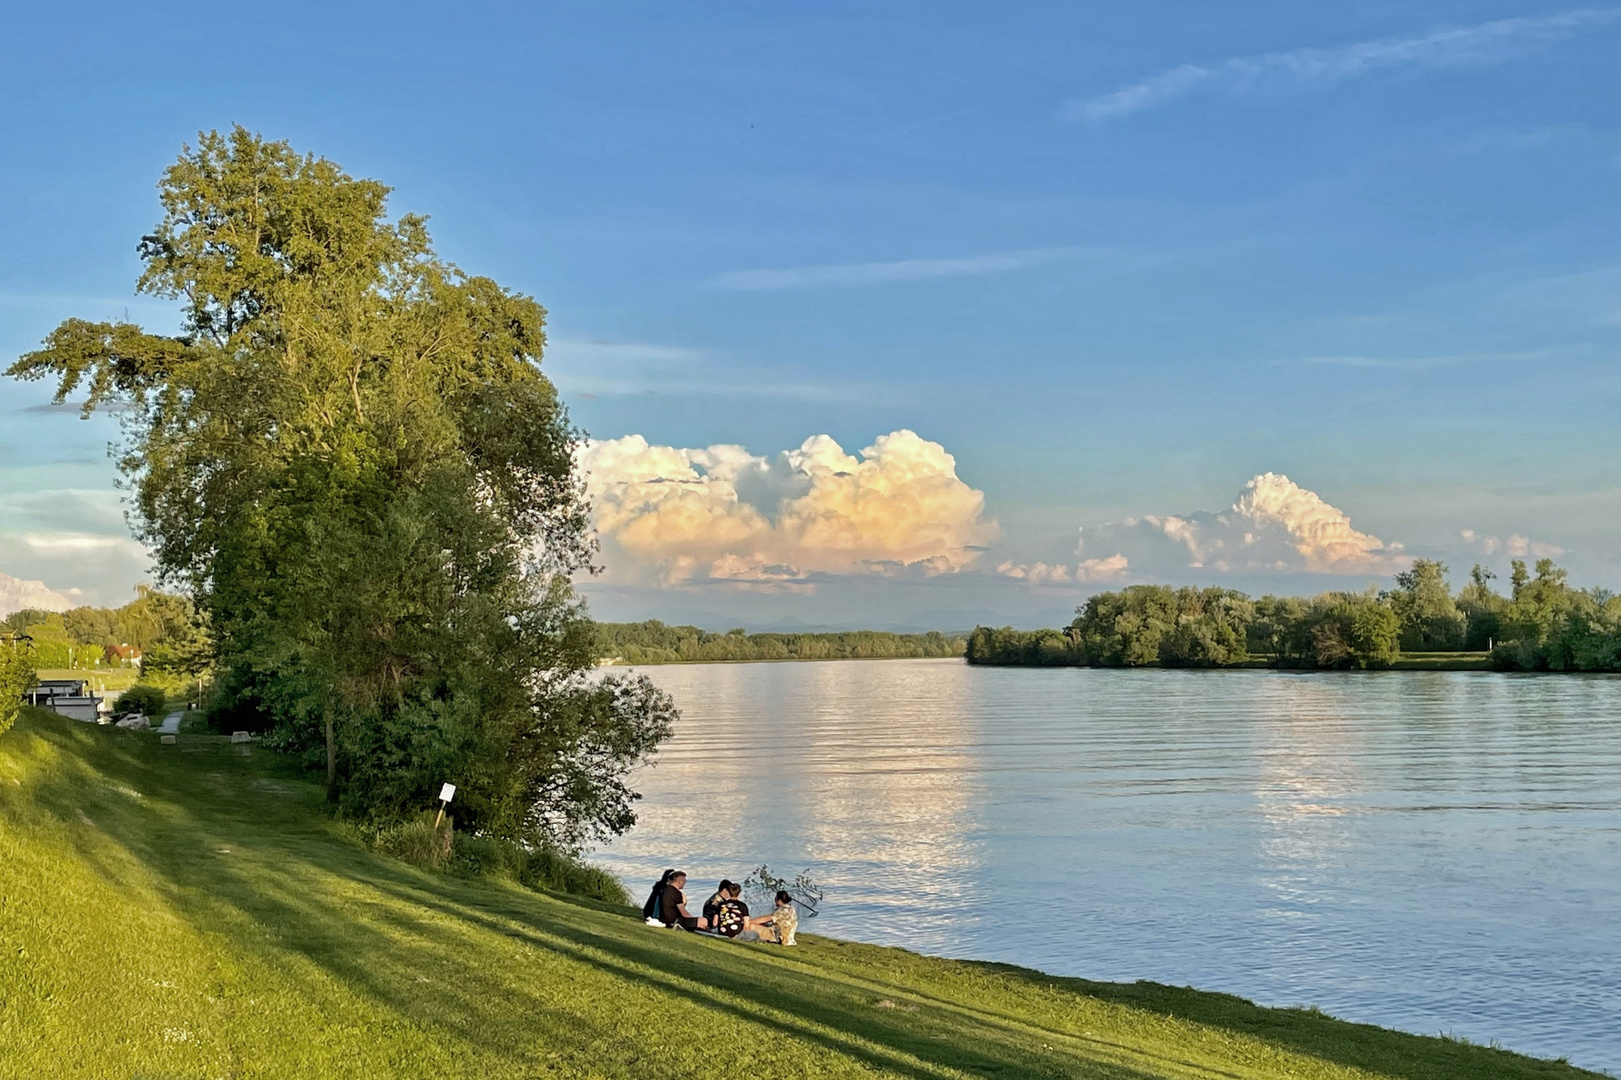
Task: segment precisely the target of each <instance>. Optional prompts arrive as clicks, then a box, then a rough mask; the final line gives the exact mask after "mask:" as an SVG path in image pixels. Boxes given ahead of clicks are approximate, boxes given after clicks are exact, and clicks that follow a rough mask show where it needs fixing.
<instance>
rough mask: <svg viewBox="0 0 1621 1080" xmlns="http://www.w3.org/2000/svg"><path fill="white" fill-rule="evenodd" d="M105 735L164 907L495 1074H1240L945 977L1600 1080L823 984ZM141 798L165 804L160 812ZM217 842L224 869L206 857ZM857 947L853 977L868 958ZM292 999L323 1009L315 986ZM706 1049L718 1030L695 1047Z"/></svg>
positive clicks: (1129, 992)
mask: <svg viewBox="0 0 1621 1080" xmlns="http://www.w3.org/2000/svg"><path fill="white" fill-rule="evenodd" d="M46 734H48V735H49V734H50V733H48V732H47V733H46ZM105 734H107V733H98V732H93V731H88V732H77V731H74V732H68V733H66V734H65V735H64V733H56V734H54V735H50V738H51V741H61V740H62V739H63V738H66V739H67V740H68V741H71V742H72V743H73V744H74V745H73V746H72V747H71V748H69V749H70V752H72V753H75V754H77V755H79V756H81V757H82V758H83V759H84V761H85V763H86V764H87V765H88V766H91V767H93V768H94V769H97V770H100V772H101V774H102V775H103V776H106V777H110V778H119V779H121V780H122V781H124V782H126V783H129V784H131V785H133V786H136V787H139V788H140V789H141V790H142V791H143V792H146V793H147V794H148V798H147V799H145V800H135V802H134V805H131V806H128V807H124V806H122V805H118V806H117V808H118V809H119V811H120V812H119V813H117V814H112V813H108V812H107V806H105V805H104V806H102V807H101V808H100V809H99V810H98V815H97V816H98V821H97V825H98V827H99V828H100V829H101V831H102V832H103V834H104V835H105V836H106V837H107V838H109V839H112V840H113V841H114V842H115V843H117V844H118V845H119V846H120V847H121V848H122V849H123V850H124V852H126V853H127V854H128V855H129V856H130V857H132V858H133V859H135V860H136V861H137V862H139V863H140V864H141V865H142V866H144V867H145V868H147V869H148V870H150V871H151V872H152V873H153V874H154V875H155V877H156V878H157V879H158V881H160V882H161V892H162V893H163V895H164V898H165V899H166V900H167V901H168V903H169V904H170V906H171V907H172V909H173V910H174V911H176V912H177V913H179V914H181V915H182V916H183V917H184V918H185V919H186V920H187V921H188V922H190V923H191V924H192V925H193V926H195V927H196V928H197V929H199V930H201V931H204V932H209V933H220V932H224V933H231V934H235V935H236V936H237V937H238V939H239V941H238V946H239V948H240V949H241V950H242V951H243V952H244V953H246V954H249V955H253V956H256V957H257V958H258V959H260V960H262V961H264V962H266V963H268V964H271V965H272V966H274V967H276V968H277V969H278V970H280V971H282V972H283V973H284V977H286V978H289V979H291V980H294V981H295V982H296V981H297V979H298V978H299V976H298V975H297V974H296V972H297V971H298V969H299V965H296V964H292V965H289V964H285V963H280V964H278V963H277V962H276V961H277V958H278V956H282V955H291V956H296V957H299V958H302V959H303V960H305V961H308V962H309V963H311V964H313V965H315V966H316V967H317V968H318V969H320V970H321V971H324V972H326V973H328V974H329V975H330V976H332V977H335V978H337V979H338V980H340V981H341V982H342V983H343V984H344V985H347V986H349V987H350V988H352V990H353V991H354V992H355V993H357V994H358V995H360V996H362V997H363V998H365V999H367V1000H370V1001H372V1002H375V1003H376V1004H377V1005H379V1006H381V1007H383V1008H385V1009H388V1010H391V1011H392V1012H393V1013H394V1014H396V1015H399V1016H402V1017H404V1018H406V1019H408V1020H409V1021H411V1022H412V1023H414V1024H416V1025H418V1026H420V1027H422V1028H425V1029H427V1030H431V1031H439V1032H442V1033H443V1035H444V1036H445V1037H447V1038H448V1039H450V1040H453V1041H454V1042H455V1043H456V1044H457V1045H459V1046H461V1047H465V1048H468V1049H475V1050H479V1051H483V1052H485V1053H489V1054H494V1055H500V1056H501V1057H503V1058H505V1059H508V1060H513V1061H516V1062H523V1061H532V1059H533V1058H534V1056H535V1054H536V1051H537V1048H538V1047H544V1049H545V1050H546V1051H549V1052H550V1053H552V1054H562V1055H563V1056H564V1058H565V1059H567V1060H572V1061H575V1062H576V1063H584V1064H587V1065H590V1066H592V1067H601V1068H606V1067H607V1066H608V1065H609V1064H610V1063H609V1062H608V1061H606V1060H605V1059H604V1057H603V1055H604V1054H605V1053H610V1054H611V1053H612V1052H613V1049H614V1048H615V1047H617V1048H618V1049H619V1050H620V1051H625V1049H626V1046H627V1040H626V1038H621V1037H618V1036H619V1035H620V1033H621V1027H622V1026H624V1025H630V1026H634V1025H636V1024H644V1025H653V1026H654V1027H657V1026H658V1025H664V1026H665V1027H666V1028H667V1031H668V1035H669V1037H670V1038H674V1039H680V1038H682V1037H683V1033H690V1037H691V1038H693V1039H695V1040H698V1041H699V1042H700V1043H701V1044H702V1045H703V1046H705V1047H713V1048H714V1050H713V1056H712V1057H709V1058H703V1055H699V1057H700V1058H703V1060H704V1067H701V1068H699V1067H695V1068H694V1069H693V1070H692V1071H693V1073H694V1074H696V1073H698V1072H705V1073H707V1072H712V1071H715V1069H717V1068H720V1067H721V1066H722V1064H723V1062H724V1060H725V1059H726V1058H727V1056H728V1055H730V1054H738V1055H741V1056H737V1057H735V1058H734V1060H735V1061H736V1062H738V1063H740V1064H743V1065H745V1066H747V1065H748V1064H749V1057H748V1045H749V1042H750V1040H751V1039H760V1038H770V1039H776V1040H781V1039H789V1040H794V1041H797V1042H799V1043H801V1044H803V1045H805V1046H806V1047H809V1048H811V1049H812V1050H815V1051H820V1052H822V1053H825V1054H833V1055H837V1056H838V1057H841V1058H844V1059H848V1060H849V1061H850V1062H851V1063H854V1064H859V1065H861V1066H865V1067H866V1068H869V1069H877V1070H880V1071H883V1072H886V1073H889V1074H892V1075H901V1076H907V1077H913V1078H916V1080H922V1078H924V1077H933V1076H938V1075H940V1074H941V1073H942V1072H943V1071H946V1070H960V1071H964V1072H968V1073H974V1074H979V1075H993V1076H1003V1077H1008V1078H1010V1080H1035V1078H1037V1077H1043V1078H1045V1077H1050V1076H1054V1075H1075V1074H1080V1075H1088V1076H1094V1077H1099V1078H1104V1080H1151V1078H1154V1077H1162V1076H1166V1075H1172V1074H1174V1075H1187V1074H1188V1073H1189V1072H1194V1073H1198V1074H1203V1075H1212V1076H1237V1075H1239V1074H1237V1073H1233V1072H1228V1071H1227V1070H1225V1069H1222V1068H1219V1067H1214V1063H1205V1062H1200V1061H1194V1060H1190V1059H1188V1058H1183V1057H1179V1056H1176V1055H1175V1052H1174V1050H1173V1051H1172V1052H1171V1053H1156V1052H1155V1051H1153V1050H1150V1049H1146V1048H1144V1047H1141V1046H1126V1045H1123V1044H1120V1043H1111V1042H1108V1041H1107V1040H1104V1039H1099V1038H1090V1037H1088V1036H1086V1035H1085V1034H1084V1033H1081V1032H1078V1031H1076V1030H1074V1029H1073V1027H1072V1026H1071V1027H1066V1026H1065V1025H1064V1024H1063V1023H1062V1022H1049V1023H1045V1024H1044V1023H1043V1022H1042V1021H1041V1020H1040V1019H1039V1018H1037V1017H1035V1016H1032V1015H1022V1014H1017V1004H1016V1003H1004V1004H1003V1005H1002V1006H1001V1008H1000V1010H999V1008H998V1005H997V1004H996V1003H993V1002H991V1001H990V1000H989V999H988V998H986V999H980V998H976V997H974V995H973V993H972V980H970V981H969V982H967V983H965V984H964V989H963V990H962V992H961V993H958V994H955V995H954V994H953V990H952V985H951V981H950V980H942V979H941V978H940V977H939V976H940V974H941V972H942V971H946V970H957V971H963V972H972V973H975V974H977V975H979V976H986V977H990V978H994V979H995V980H997V981H998V982H999V983H1000V984H1001V985H1003V986H1006V987H1011V988H1014V989H1016V990H1025V991H1039V992H1040V993H1042V994H1046V995H1052V994H1054V993H1057V994H1059V995H1067V996H1071V997H1073V998H1075V999H1081V998H1085V999H1090V1000H1092V1001H1095V1002H1105V1003H1109V1004H1112V1005H1116V1006H1123V1007H1126V1008H1129V1009H1133V1010H1138V1011H1140V1012H1141V1013H1143V1014H1145V1015H1157V1016H1163V1017H1175V1018H1177V1019H1180V1020H1184V1021H1190V1022H1193V1023H1195V1024H1199V1025H1204V1026H1207V1027H1210V1028H1213V1029H1220V1030H1225V1031H1229V1032H1233V1033H1238V1034H1242V1035H1245V1036H1250V1037H1253V1038H1255V1039H1257V1040H1259V1041H1261V1042H1263V1043H1266V1044H1269V1045H1271V1046H1274V1047H1278V1048H1280V1049H1284V1050H1288V1051H1292V1052H1295V1053H1299V1054H1302V1055H1304V1056H1307V1057H1310V1058H1314V1059H1317V1060H1319V1061H1323V1062H1332V1063H1336V1064H1340V1065H1346V1066H1353V1067H1357V1068H1361V1069H1366V1070H1370V1071H1374V1072H1377V1073H1379V1074H1382V1075H1385V1076H1390V1077H1395V1078H1399V1080H1431V1078H1434V1077H1477V1076H1478V1077H1504V1078H1511V1077H1512V1078H1526V1080H1530V1078H1553V1077H1562V1078H1574V1077H1578V1076H1590V1077H1596V1076H1597V1074H1591V1073H1583V1072H1581V1071H1579V1070H1575V1069H1572V1068H1570V1067H1568V1066H1563V1065H1560V1064H1557V1063H1553V1062H1539V1061H1535V1060H1532V1059H1527V1058H1522V1057H1519V1056H1517V1055H1512V1054H1508V1053H1505V1052H1502V1051H1494V1050H1491V1049H1488V1048H1483V1047H1473V1046H1466V1045H1462V1044H1457V1043H1448V1042H1442V1041H1440V1040H1435V1039H1426V1038H1422V1037H1419V1036H1408V1035H1401V1034H1397V1033H1392V1032H1388V1031H1385V1030H1383V1029H1378V1028H1372V1027H1368V1026H1364V1025H1351V1024H1346V1023H1344V1022H1341V1021H1337V1020H1333V1019H1331V1018H1327V1017H1322V1016H1317V1015H1314V1014H1312V1013H1309V1012H1305V1011H1302V1010H1286V1009H1264V1008H1261V1007H1259V1006H1256V1005H1253V1004H1252V1003H1250V1002H1247V1001H1244V1000H1242V999H1239V998H1235V997H1231V996H1229V995H1223V994H1214V993H1206V992H1200V991H1196V990H1191V989H1177V988H1172V987H1165V986H1159V985H1157V984H1148V983H1138V984H1117V983H1094V982H1087V981H1084V980H1079V979H1060V978H1055V977H1052V976H1047V975H1043V974H1040V973H1039V972H1033V971H1029V970H1027V969H1023V968H1015V967H1010V966H1007V965H998V964H975V963H971V962H961V961H958V962H945V961H924V960H921V959H917V958H915V957H914V958H912V959H911V960H909V961H905V962H906V963H915V964H917V965H919V966H920V967H921V966H923V965H938V964H950V965H952V967H951V968H949V969H948V968H936V967H930V968H929V971H928V972H927V973H924V972H922V971H920V975H923V974H926V975H927V976H928V977H926V978H923V979H919V980H913V981H904V980H897V979H896V978H895V977H894V963H893V961H896V960H897V958H898V957H906V956H909V954H904V953H897V952H895V951H891V950H876V949H873V948H871V947H866V946H848V947H844V948H847V949H848V952H846V953H844V954H842V955H843V957H844V959H841V960H840V961H838V962H839V963H841V964H843V965H844V966H843V967H840V968H838V969H837V970H835V969H834V968H833V967H822V966H820V964H821V960H820V957H821V952H822V950H823V949H824V948H827V949H831V948H835V947H840V946H835V945H834V944H833V943H827V944H825V945H818V946H816V948H815V951H814V953H811V952H807V953H806V954H793V955H790V954H786V953H782V952H779V951H776V950H771V949H769V948H766V947H752V948H751V947H749V946H747V945H742V944H739V943H731V942H719V941H713V940H705V939H696V938H693V937H691V936H690V935H685V934H680V933H675V932H670V931H665V932H659V931H655V930H650V929H648V928H645V927H642V926H641V925H640V924H639V922H638V921H636V920H635V919H633V918H630V917H622V918H606V917H605V914H606V912H607V909H608V905H603V904H600V903H595V902H591V901H581V900H578V899H575V898H560V897H554V896H540V895H536V894H532V893H528V892H524V891H519V890H516V889H508V888H503V887H501V886H497V885H491V884H486V883H479V882H460V881H454V880H450V879H445V878H440V877H437V876H433V875H429V874H426V873H423V872H421V871H417V870H414V869H412V868H410V867H408V866H406V865H404V864H402V863H398V862H395V861H393V860H389V859H386V858H383V857H380V856H376V855H373V854H371V853H369V852H366V851H364V850H362V849H360V848H358V847H352V846H347V845H345V844H344V843H343V842H341V841H339V840H338V839H336V838H335V837H334V836H333V835H332V834H331V831H330V828H329V826H327V825H326V824H325V823H324V821H323V820H322V818H321V817H320V816H319V812H318V810H317V809H316V806H315V805H314V804H315V803H317V802H318V799H319V793H318V792H316V791H315V790H314V789H313V787H312V786H311V785H309V784H308V783H307V782H305V781H304V780H303V779H302V778H301V777H299V776H298V775H297V773H296V771H294V769H293V768H292V767H291V766H290V763H287V762H285V761H278V760H275V759H266V760H250V759H246V758H242V757H241V756H239V755H238V754H236V753H235V752H234V751H233V750H231V749H230V748H228V747H225V746H219V745H215V744H208V743H201V742H199V743H198V744H197V745H196V746H194V747H189V748H188V749H189V750H190V751H191V752H189V753H186V754H185V755H184V756H183V757H182V756H180V755H178V754H176V753H175V749H176V748H175V747H172V746H171V747H161V748H160V747H158V746H157V745H156V742H155V740H150V739H146V740H143V739H139V738H136V739H128V738H115V739H110V740H109V739H105V738H101V737H100V736H103V735H105ZM118 734H119V735H123V734H124V733H118ZM148 743H151V744H152V745H148ZM69 771H70V772H71V770H69ZM267 777H273V778H279V779H278V782H279V783H285V784H287V785H296V786H289V787H288V788H287V789H286V790H285V791H283V792H280V793H275V795H274V797H272V793H270V792H268V791H267V790H266V789H264V788H263V787H262V786H258V787H256V786H255V785H256V784H261V782H262V781H264V780H265V779H266V778H267ZM63 780H64V781H66V780H67V774H64V777H63ZM33 798H34V801H35V803H36V805H38V806H40V807H41V808H42V809H45V810H46V811H47V812H49V813H52V814H53V815H56V816H58V817H60V818H62V819H63V820H64V821H69V820H71V819H72V818H73V817H74V816H76V813H77V808H78V806H79V805H80V804H81V803H82V802H83V801H84V793H83V791H82V790H75V789H74V788H73V786H72V785H71V783H58V784H55V785H52V784H49V783H46V784H44V785H43V786H42V787H41V788H40V789H39V790H38V791H36V792H34V793H33ZM154 802H162V803H163V807H162V809H161V811H160V810H159V809H158V808H157V807H156V806H154V805H153V803H154ZM108 805H114V804H108ZM100 819H105V820H100ZM79 847H80V855H81V856H82V857H84V858H85V859H86V861H87V862H89V863H90V864H91V865H93V866H96V867H97V869H98V870H99V871H100V872H102V873H104V874H107V875H108V876H112V877H117V876H120V875H122V874H123V873H124V870H125V869H126V868H127V865H128V864H127V863H125V862H123V861H122V860H109V859H106V858H104V857H103V853H102V852H99V851H97V850H96V845H95V844H92V843H89V842H88V840H85V841H83V842H80V843H79ZM225 848H230V849H232V851H231V853H230V854H228V855H227V854H223V853H222V852H223V849H225ZM501 943H505V948H504V949H503V948H502V947H501ZM869 952H870V953H871V957H872V961H871V963H865V962H864V961H863V960H862V959H861V958H862V957H863V956H865V955H866V954H867V953H869ZM801 957H803V959H802V958H801ZM829 958H831V957H829ZM864 965H865V966H864ZM590 976H594V977H595V982H594V983H592V984H591V985H593V986H594V987H595V989H594V990H593V991H592V992H593V993H597V994H600V995H602V996H601V998H600V999H599V1000H594V1001H579V1000H570V999H569V998H568V996H567V995H566V994H564V995H561V996H560V995H559V994H558V993H557V992H556V989H557V988H556V985H555V983H556V981H557V980H558V979H559V978H561V979H563V980H565V981H567V980H579V981H581V982H582V983H585V982H590V978H589V977H590ZM424 980H425V981H424ZM526 980H528V981H527V982H526ZM303 991H304V992H306V993H309V994H311V995H312V996H320V991H318V990H317V989H315V988H314V987H304V988H303ZM885 1005H887V1006H889V1007H888V1008H885V1007H882V1006H885ZM715 1032H725V1033H726V1034H725V1035H724V1036H723V1037H720V1038H716V1037H715V1035H714V1033H715ZM632 1041H633V1040H632ZM1161 1045H1162V1046H1165V1044H1164V1043H1163V1042H1162V1043H1161ZM605 1048H608V1049H606V1050H605ZM1166 1048H1167V1049H1169V1047H1166ZM627 1052H628V1051H627ZM708 1052H709V1051H707V1050H706V1053H708ZM1191 1056H1193V1055H1190V1057H1191ZM633 1061H634V1058H633V1057H630V1058H626V1059H625V1060H624V1062H622V1071H626V1072H634V1071H637V1069H636V1067H635V1066H634V1064H632V1062H633ZM720 1071H725V1069H724V1068H720Z"/></svg>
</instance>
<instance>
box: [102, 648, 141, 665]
mask: <svg viewBox="0 0 1621 1080" xmlns="http://www.w3.org/2000/svg"><path fill="white" fill-rule="evenodd" d="M102 658H103V659H104V660H106V662H107V664H108V665H109V666H111V667H135V668H138V667H140V666H141V650H140V649H139V648H138V647H137V646H134V645H108V646H107V647H106V648H104V649H103V650H102Z"/></svg>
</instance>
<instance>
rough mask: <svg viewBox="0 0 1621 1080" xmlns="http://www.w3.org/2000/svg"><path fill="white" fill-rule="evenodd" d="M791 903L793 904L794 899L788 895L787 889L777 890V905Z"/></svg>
mask: <svg viewBox="0 0 1621 1080" xmlns="http://www.w3.org/2000/svg"><path fill="white" fill-rule="evenodd" d="M793 902H794V898H793V897H791V896H789V895H788V890H787V889H778V890H777V903H779V904H791V903H793Z"/></svg>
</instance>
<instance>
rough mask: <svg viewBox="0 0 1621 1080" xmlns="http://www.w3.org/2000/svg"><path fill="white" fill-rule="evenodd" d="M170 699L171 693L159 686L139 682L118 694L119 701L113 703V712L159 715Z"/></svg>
mask: <svg viewBox="0 0 1621 1080" xmlns="http://www.w3.org/2000/svg"><path fill="white" fill-rule="evenodd" d="M168 700H169V695H167V694H165V693H164V692H163V691H162V690H159V689H158V688H157V687H155V686H147V685H145V684H144V683H137V684H136V685H134V686H132V687H130V688H129V689H128V690H125V691H124V692H123V693H122V694H119V695H118V701H117V702H115V703H114V704H113V712H114V713H115V714H123V713H140V714H141V715H142V716H157V715H159V714H160V713H162V712H163V706H164V705H165V704H166V703H167V702H168Z"/></svg>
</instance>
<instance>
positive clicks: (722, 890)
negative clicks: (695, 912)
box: [702, 878, 737, 929]
mask: <svg viewBox="0 0 1621 1080" xmlns="http://www.w3.org/2000/svg"><path fill="white" fill-rule="evenodd" d="M735 888H737V886H736V885H735V884H733V883H732V882H730V881H728V880H727V879H726V878H721V879H720V884H719V885H717V886H715V895H714V896H711V897H710V898H709V899H708V900H705V901H704V910H703V916H702V917H703V920H704V922H705V923H707V924H708V925H709V927H710V928H711V929H714V928H716V927H717V926H718V925H719V923H718V920H719V917H720V906H721V905H722V904H724V903H725V902H726V900H727V898H728V897H730V896H731V895H732V890H733V889H735Z"/></svg>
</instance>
